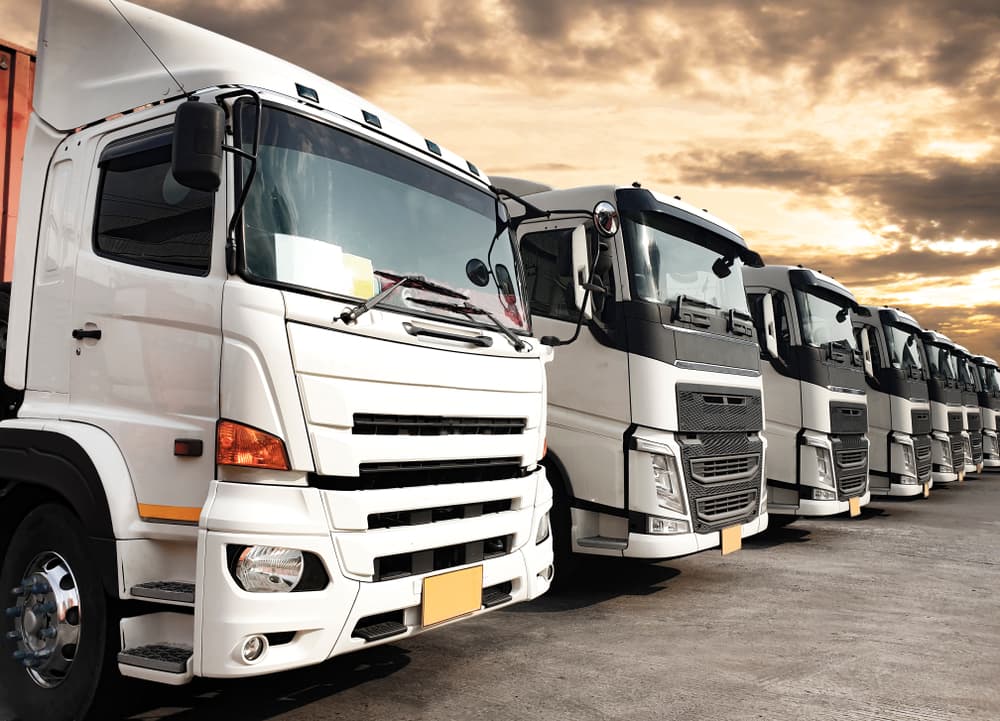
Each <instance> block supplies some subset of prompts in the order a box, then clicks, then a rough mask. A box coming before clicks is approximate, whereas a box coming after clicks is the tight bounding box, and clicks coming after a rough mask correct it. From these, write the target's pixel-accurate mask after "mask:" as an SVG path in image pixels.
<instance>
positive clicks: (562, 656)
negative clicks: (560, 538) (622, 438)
mask: <svg viewBox="0 0 1000 721" xmlns="http://www.w3.org/2000/svg"><path fill="white" fill-rule="evenodd" d="M586 573H587V576H588V578H589V580H588V581H587V582H585V583H583V584H580V585H579V586H578V587H577V588H575V589H572V590H570V591H568V592H564V593H559V594H549V595H547V596H545V597H543V598H541V599H539V600H538V601H536V602H534V603H532V604H527V605H522V606H519V607H514V608H511V609H509V610H505V611H499V612H496V613H493V614H490V615H486V616H484V617H481V618H478V619H475V620H471V621H467V622H464V623H460V624H456V625H453V626H451V627H448V628H445V629H441V630H439V631H437V632H432V633H428V634H425V635H423V636H420V637H418V638H415V639H412V640H410V641H408V642H406V643H405V644H400V645H399V646H385V647H382V648H376V649H372V650H371V651H369V652H364V653H359V654H355V655H353V656H347V657H343V658H340V659H335V660H333V661H331V662H329V663H327V664H324V665H323V666H321V667H317V668H313V669H307V670H304V671H298V672H295V673H288V674H282V675H279V676H275V677H270V678H263V679H255V680H250V681H240V682H226V683H220V682H213V681H199V682H197V683H195V684H194V685H192V686H190V687H186V688H182V689H177V690H174V689H165V688H162V687H146V686H143V687H141V690H142V701H137V702H136V703H135V704H133V708H132V712H133V713H134V715H133V716H132V718H137V719H150V720H152V719H169V720H170V721H202V720H204V721H209V720H213V721H214V720H217V719H240V720H241V721H264V720H265V719H281V720H282V721H285V720H287V721H291V720H293V719H295V720H306V719H351V720H352V721H354V720H356V719H364V720H365V721H378V720H380V719H386V720H390V719H391V720H392V721H402V720H406V719H427V720H428V721H446V720H448V719H455V720H460V721H468V720H471V719H485V720H492V719H498V720H499V719H553V720H554V719H560V720H563V719H565V720H566V721H591V720H597V719H629V720H630V721H633V720H641V719H683V720H684V721H699V720H704V721H729V720H732V721H736V720H739V721H745V720H748V719H781V720H785V719H796V720H797V719H802V720H809V719H816V720H823V721H827V720H829V721H855V720H858V721H860V720H862V719H864V720H866V721H930V720H931V719H935V720H936V719H949V720H951V719H990V720H994V719H1000V475H998V476H989V475H986V476H984V477H983V478H982V479H972V480H969V481H967V482H965V483H964V484H961V485H957V484H956V485H953V486H951V487H947V488H941V489H934V490H933V491H932V492H931V497H930V498H929V499H926V500H923V499H917V500H912V501H910V500H907V501H901V500H875V501H873V502H872V503H871V505H870V506H868V507H867V508H865V509H864V510H863V513H862V515H861V516H860V517H859V518H855V519H849V518H846V517H843V516H841V517H835V518H830V519H824V520H800V521H796V522H795V523H794V524H792V525H790V526H788V527H786V528H778V529H772V530H770V531H768V532H767V533H766V534H763V536H761V537H758V538H755V539H747V540H746V541H744V548H743V550H742V551H740V552H739V553H737V554H734V555H731V556H726V557H722V556H720V555H718V554H717V552H707V553H703V554H701V555H698V556H692V557H689V558H684V559H680V560H676V561H672V562H665V563H660V564H657V565H642V564H634V563H622V562H617V563H596V564H589V565H588V566H587V568H586Z"/></svg>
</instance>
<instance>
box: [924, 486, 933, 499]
mask: <svg viewBox="0 0 1000 721" xmlns="http://www.w3.org/2000/svg"><path fill="white" fill-rule="evenodd" d="M929 495H931V484H930V483H925V484H924V498H927V497H928V496H929Z"/></svg>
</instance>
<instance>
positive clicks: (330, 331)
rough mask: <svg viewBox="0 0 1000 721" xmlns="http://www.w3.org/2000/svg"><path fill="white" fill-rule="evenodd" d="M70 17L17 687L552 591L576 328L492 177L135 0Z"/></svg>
mask: <svg viewBox="0 0 1000 721" xmlns="http://www.w3.org/2000/svg"><path fill="white" fill-rule="evenodd" d="M40 33H41V34H40V41H39V46H40V53H39V57H38V66H37V75H36V79H35V92H34V102H33V106H34V107H33V110H32V111H31V115H30V121H29V126H28V133H27V142H26V146H25V156H24V171H23V175H22V177H21V179H20V187H21V198H20V206H19V214H18V226H17V238H16V245H15V247H14V267H13V284H12V286H11V287H10V288H9V292H10V293H11V295H10V301H11V302H10V306H9V317H6V318H5V319H4V320H5V321H6V322H7V330H8V332H7V334H6V338H5V341H6V342H5V354H4V357H3V359H2V361H3V378H4V387H5V393H6V394H7V396H8V398H9V399H10V403H9V404H8V405H7V406H5V407H4V408H3V416H4V418H3V420H2V422H0V557H2V558H3V565H2V571H0V587H2V588H3V593H5V594H7V593H10V594H11V595H10V597H9V599H8V604H9V606H10V607H9V609H8V611H7V613H6V615H5V616H4V619H5V620H4V623H5V628H4V629H3V631H4V634H5V639H6V640H5V641H4V642H3V647H2V650H3V653H2V654H0V689H2V690H3V693H4V694H6V695H9V699H7V700H8V701H9V703H11V704H12V705H13V706H14V710H15V712H16V713H17V714H18V716H19V717H20V718H21V719H22V720H23V721H36V720H38V719H43V718H44V719H70V718H73V719H77V718H80V717H81V716H83V714H84V712H85V710H86V709H87V708H88V707H90V706H91V705H92V703H93V702H94V700H95V699H97V700H98V701H102V700H107V699H109V698H111V695H109V694H105V693H99V692H98V689H99V688H104V684H105V683H107V682H109V679H112V678H113V677H115V676H118V675H124V676H129V677H136V678H141V679H146V680H151V681H156V682H160V683H164V684H170V685H177V684H183V683H187V682H189V681H191V680H192V679H193V678H194V677H196V676H198V677H213V678H235V677H246V676H255V675H260V674H267V673H273V672H277V671H284V670H288V669H293V668H297V667H302V666H307V665H312V664H319V663H321V662H323V661H326V660H327V659H329V658H331V657H332V656H336V655H340V654H344V653H348V652H351V651H355V650H359V649H363V648H368V647H371V646H375V645H378V644H383V643H389V642H399V641H400V640H402V639H405V638H407V637H409V636H412V635H414V634H417V633H421V632H423V631H425V630H427V629H431V628H438V627H440V626H442V625H445V624H448V623H453V622H458V621H461V620H462V619H465V618H469V617H473V616H476V615H479V614H482V613H485V612H488V611H490V610H493V609H497V608H503V607H505V606H509V605H511V604H515V603H518V602H522V601H526V600H529V599H533V598H536V597H538V596H539V595H541V594H542V593H544V592H545V591H546V590H547V589H548V587H549V583H550V581H551V579H552V577H553V565H552V542H551V536H550V531H549V519H548V511H549V508H550V506H551V488H550V486H549V484H548V482H547V481H546V477H545V471H544V468H542V467H541V466H540V465H539V460H540V458H541V457H542V454H543V450H544V428H545V420H546V404H545V398H546V391H545V387H546V386H545V382H546V378H545V367H544V366H545V363H546V362H547V361H548V360H549V359H550V358H551V350H550V349H548V348H546V347H545V346H543V345H541V344H540V343H539V342H538V341H537V340H535V339H533V338H532V337H531V328H530V320H529V318H528V313H527V307H526V304H525V300H524V292H523V273H522V266H521V261H520V258H519V255H518V252H517V246H516V243H515V242H514V238H513V236H512V235H511V234H510V232H509V230H508V229H507V226H506V222H505V221H506V211H505V208H504V206H503V204H502V203H501V202H500V200H499V198H498V197H497V196H496V194H495V193H494V192H493V191H492V190H491V189H490V185H489V181H488V178H487V177H486V176H485V175H484V174H483V173H482V172H481V171H480V170H479V169H478V168H476V166H474V165H473V164H472V163H470V162H468V161H467V160H465V159H464V158H461V157H459V156H458V155H456V154H454V153H452V152H450V151H448V150H447V149H445V148H443V147H441V146H440V145H438V144H437V143H435V142H433V141H431V140H428V139H426V138H425V137H424V136H423V135H421V134H419V133H418V132H416V131H415V130H413V129H412V128H410V127H409V126H407V125H405V124H404V123H402V122H401V121H399V120H398V119H396V118H394V117H393V116H392V115H390V114H389V113H387V112H385V111H384V110H381V109H380V108H378V107H376V106H374V105H373V104H371V103H370V102H368V101H367V100H365V99H363V98H361V97H358V96H356V95H353V94H352V93H349V92H347V91H346V90H344V89H342V88H340V87H338V86H336V85H334V84H332V83H330V82H328V81H326V80H324V79H322V78H320V77H318V76H315V75H313V74H311V73H309V72H308V71H305V70H303V69H302V68H298V67H295V66H293V65H290V64H288V63H285V62H283V61H281V60H279V59H277V58H274V57H272V56H269V55H266V54H264V53H262V52H260V51H257V50H254V49H253V48H250V47H247V46H245V45H242V44H240V43H237V42H234V41H232V40H229V39H227V38H224V37H221V36H219V35H215V34H214V33H210V32H207V31H205V30H202V29H200V28H196V27H193V26H191V25H188V24H186V23H182V22H180V21H177V20H174V19H172V18H168V17H166V16H163V15H161V14H159V13H155V12H153V11H150V10H147V9H145V8H142V7H139V6H137V5H132V4H130V3H127V2H117V1H116V2H114V3H112V2H110V1H109V0H58V1H57V0H53V1H52V2H45V3H43V8H42V22H41V30H40ZM109 48H115V50H116V52H113V53H112V52H109V51H108V49H109ZM123 59H127V61H128V62H126V63H123ZM7 292H8V289H5V292H4V294H3V295H4V297H5V300H6V294H7ZM4 305H6V304H4ZM11 589H13V591H11Z"/></svg>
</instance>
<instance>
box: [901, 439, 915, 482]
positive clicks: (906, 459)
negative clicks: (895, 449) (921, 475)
mask: <svg viewBox="0 0 1000 721" xmlns="http://www.w3.org/2000/svg"><path fill="white" fill-rule="evenodd" d="M900 448H902V449H903V473H904V475H907V476H916V475H917V461H916V459H915V458H914V457H913V446H904V445H902V444H900Z"/></svg>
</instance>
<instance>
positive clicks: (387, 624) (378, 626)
mask: <svg viewBox="0 0 1000 721" xmlns="http://www.w3.org/2000/svg"><path fill="white" fill-rule="evenodd" d="M401 633H406V626H404V625H403V624H401V623H399V622H398V621H382V622H380V623H373V624H371V625H370V626H361V627H359V628H355V629H354V633H352V634H351V636H353V637H354V638H361V639H364V640H365V642H366V643H371V642H372V641H381V640H382V639H386V638H392V637H393V636H398V635H400V634H401Z"/></svg>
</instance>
